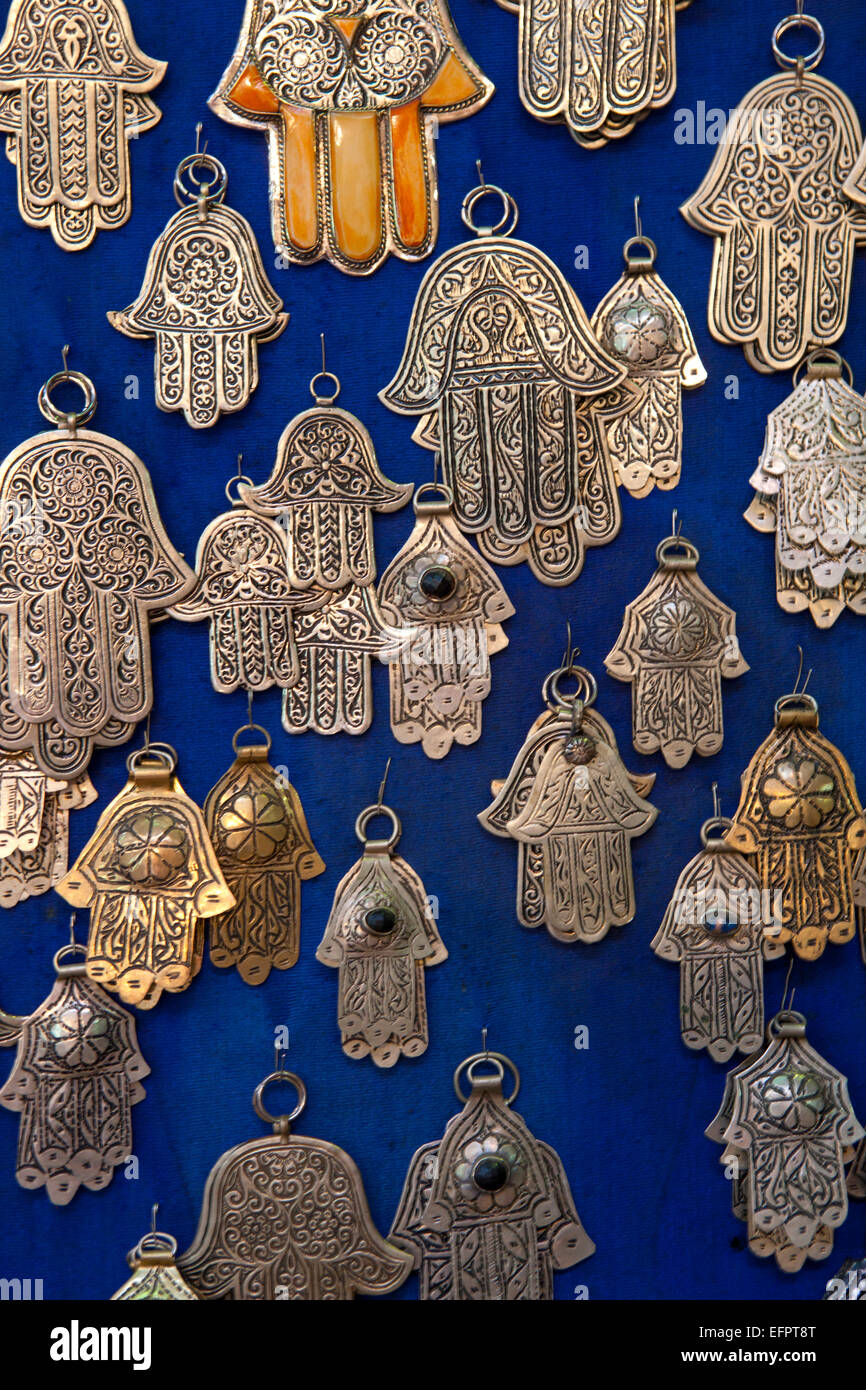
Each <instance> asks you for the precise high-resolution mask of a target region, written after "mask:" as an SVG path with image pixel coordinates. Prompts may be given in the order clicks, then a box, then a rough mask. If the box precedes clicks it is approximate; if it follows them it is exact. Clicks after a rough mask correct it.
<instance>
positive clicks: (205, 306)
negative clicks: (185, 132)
mask: <svg viewBox="0 0 866 1390" xmlns="http://www.w3.org/2000/svg"><path fill="white" fill-rule="evenodd" d="M199 170H204V172H205V174H210V175H211V177H210V178H209V179H208V178H206V177H201V176H199V177H197V176H196V175H197V171H199ZM185 176H186V177H188V178H189V180H190V181H191V182H192V183H193V184H194V185H195V189H196V191H195V192H193V191H191V190H190V189H189V188H188V187H187V185H186V183H185V182H184V177H185ZM227 182H228V176H227V174H226V171H225V168H224V167H223V165H222V164H220V162H219V160H218V159H214V158H213V156H212V155H209V154H204V153H201V154H200V153H198V152H196V153H195V154H192V155H189V156H188V157H187V158H186V159H184V160H183V161H182V162H181V164H180V165H179V166H178V170H177V173H176V175H175V180H174V195H175V198H176V199H177V201H178V203H179V204H180V208H181V210H180V212H176V213H175V215H174V217H172V219H171V221H170V222H169V223H168V225H167V226H166V227H165V229H164V230H163V232H162V233H161V234H160V236H159V237H158V238H157V240H156V242H155V243H154V245H153V247H152V249H151V252H150V256H149V257H148V262H147V269H146V270H145V274H144V284H143V285H142V287H141V292H140V293H139V296H138V298H137V299H136V300H135V301H134V303H132V304H130V305H129V307H128V308H127V309H124V310H122V312H119V313H118V312H111V313H109V314H108V321H109V323H110V324H111V325H112V326H113V327H114V328H116V329H117V330H118V332H119V333H125V334H126V336H127V337H128V338H155V339H156V357H155V360H154V380H155V385H156V403H157V405H158V406H159V408H160V410H182V411H183V413H184V416H185V418H186V421H187V424H189V425H192V427H193V429H204V428H206V427H207V426H208V425H215V424H216V422H217V420H218V419H219V417H220V414H221V413H224V414H228V413H230V412H232V411H236V410H242V409H243V407H244V406H245V405H246V403H247V401H248V400H249V398H250V396H251V395H252V393H253V391H254V390H255V389H256V387H257V386H258V382H259V357H258V348H259V343H269V342H271V341H272V340H273V339H274V338H278V337H279V336H280V334H281V333H282V331H283V329H284V328H285V326H286V324H287V323H288V321H289V316H288V314H284V313H282V312H281V310H282V307H283V301H282V300H281V299H280V297H279V295H278V294H276V292H275V291H274V290H273V289H272V288H271V286H270V284H269V283H268V280H267V276H266V275H265V269H264V266H263V265H262V258H261V255H260V254H259V248H258V246H257V245H256V238H255V233H254V232H253V229H252V227H251V226H250V224H249V222H247V221H246V219H245V218H243V217H241V215H240V213H238V212H234V211H233V210H232V208H230V207H227V206H226V204H225V202H224V198H225V191H226V184H227Z"/></svg>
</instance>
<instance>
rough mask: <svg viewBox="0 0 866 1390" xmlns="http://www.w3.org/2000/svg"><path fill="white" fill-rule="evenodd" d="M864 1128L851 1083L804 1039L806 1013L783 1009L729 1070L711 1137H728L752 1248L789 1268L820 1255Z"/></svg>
mask: <svg viewBox="0 0 866 1390" xmlns="http://www.w3.org/2000/svg"><path fill="white" fill-rule="evenodd" d="M863 1135H864V1131H863V1129H862V1127H861V1125H860V1123H859V1122H858V1120H857V1117H856V1116H855V1114H854V1111H853V1110H852V1108H851V1102H850V1100H849V1098H848V1083H847V1081H846V1079H845V1077H844V1076H843V1075H842V1073H841V1072H839V1071H837V1070H836V1068H835V1067H832V1066H831V1065H830V1063H829V1062H826V1061H825V1060H824V1058H823V1057H821V1056H820V1054H819V1053H817V1052H816V1051H815V1049H814V1048H813V1047H812V1046H811V1045H810V1044H809V1042H808V1041H807V1040H806V1019H805V1018H804V1016H803V1015H802V1014H798V1013H794V1012H792V1011H787V1012H785V1011H783V1012H782V1013H779V1014H777V1015H776V1017H775V1018H774V1019H773V1020H772V1021H771V1023H770V1030H769V1042H768V1043H767V1045H766V1047H765V1048H763V1049H762V1050H761V1051H760V1052H758V1053H757V1054H756V1055H754V1056H752V1057H750V1058H748V1059H747V1060H746V1061H745V1062H742V1063H741V1064H740V1065H739V1066H738V1067H736V1068H735V1069H734V1071H733V1072H731V1074H730V1076H729V1077H728V1081H727V1084H726V1087H725V1096H724V1099H723V1102H722V1108H721V1110H720V1111H719V1114H718V1115H717V1116H716V1119H715V1120H714V1121H713V1123H712V1125H710V1127H709V1129H708V1130H707V1137H708V1138H710V1139H715V1140H716V1141H717V1142H719V1143H722V1144H724V1145H726V1149H725V1152H724V1154H723V1155H722V1159H721V1162H722V1163H723V1164H724V1165H725V1167H726V1170H727V1171H728V1172H730V1173H732V1174H734V1175H735V1180H736V1182H737V1190H736V1192H735V1207H734V1210H735V1214H736V1215H738V1216H740V1218H741V1219H742V1220H744V1221H745V1222H746V1224H747V1227H748V1231H749V1248H750V1249H751V1251H752V1252H753V1254H755V1255H761V1256H768V1255H775V1257H776V1263H777V1264H778V1265H779V1268H780V1269H783V1270H785V1271H786V1272H788V1273H794V1272H795V1271H796V1270H798V1269H801V1268H802V1266H803V1264H804V1262H805V1260H806V1258H807V1256H808V1257H809V1258H810V1259H813V1260H823V1259H826V1258H827V1256H828V1255H829V1254H830V1252H831V1250H832V1248H833V1231H834V1230H836V1229H837V1228H838V1227H839V1226H841V1225H842V1223H843V1221H844V1220H845V1217H846V1215H847V1212H848V1193H847V1191H846V1187H845V1164H846V1163H847V1162H849V1161H850V1159H851V1158H852V1157H853V1152H854V1151H853V1148H852V1147H851V1146H852V1145H854V1144H856V1143H857V1142H858V1140H860V1139H862V1138H863Z"/></svg>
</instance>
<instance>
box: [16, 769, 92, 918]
mask: <svg viewBox="0 0 866 1390" xmlns="http://www.w3.org/2000/svg"><path fill="white" fill-rule="evenodd" d="M95 800H96V788H95V787H94V785H93V783H92V782H91V780H90V778H89V777H88V776H87V774H86V773H85V774H84V775H83V776H82V777H80V778H78V779H77V780H76V781H74V782H66V781H64V780H62V779H61V778H54V777H49V776H48V775H47V773H45V772H43V771H42V769H41V768H40V767H39V766H38V764H37V762H36V759H35V758H34V757H33V754H32V753H30V752H24V753H2V752H0V907H15V906H16V904H18V903H19V902H23V901H24V900H25V899H26V898H30V897H35V896H36V895H37V894H39V893H47V892H48V890H49V889H50V888H53V887H54V885H55V884H56V883H58V882H59V881H60V879H61V878H62V877H63V875H64V874H65V873H66V869H67V855H68V852H69V812H70V811H71V810H75V809H77V808H79V807H81V806H89V805H90V803H91V802H93V801H95Z"/></svg>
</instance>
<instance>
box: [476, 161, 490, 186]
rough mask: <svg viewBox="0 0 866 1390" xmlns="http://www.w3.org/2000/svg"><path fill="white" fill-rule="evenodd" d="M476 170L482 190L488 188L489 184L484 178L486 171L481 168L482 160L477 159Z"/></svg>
mask: <svg viewBox="0 0 866 1390" xmlns="http://www.w3.org/2000/svg"><path fill="white" fill-rule="evenodd" d="M475 168H476V171H477V173H478V182H479V184H480V185H481V187H482V188H486V187H487V182H486V180H485V178H484V170H483V169H482V168H481V160H480V159H476V161H475Z"/></svg>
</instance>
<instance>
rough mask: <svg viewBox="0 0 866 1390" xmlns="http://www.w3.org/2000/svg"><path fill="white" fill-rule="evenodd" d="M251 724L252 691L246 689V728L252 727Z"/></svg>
mask: <svg viewBox="0 0 866 1390" xmlns="http://www.w3.org/2000/svg"><path fill="white" fill-rule="evenodd" d="M254 727H255V726H254V724H253V692H252V691H251V690H247V728H248V729H252V728H254Z"/></svg>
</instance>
